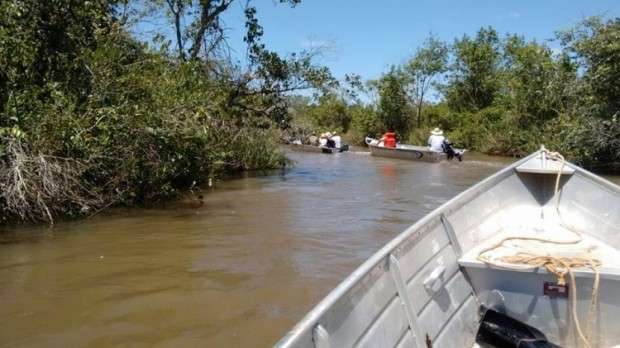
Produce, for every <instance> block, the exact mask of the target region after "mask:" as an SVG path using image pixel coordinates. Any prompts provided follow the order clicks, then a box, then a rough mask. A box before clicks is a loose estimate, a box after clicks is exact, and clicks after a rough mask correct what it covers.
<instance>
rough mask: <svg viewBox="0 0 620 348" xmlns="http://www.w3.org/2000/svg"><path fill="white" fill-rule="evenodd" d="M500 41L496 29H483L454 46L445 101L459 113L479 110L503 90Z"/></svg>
mask: <svg viewBox="0 0 620 348" xmlns="http://www.w3.org/2000/svg"><path fill="white" fill-rule="evenodd" d="M499 46H500V39H499V37H498V35H497V32H496V31H495V29H493V28H481V29H480V30H479V31H478V33H477V34H476V37H475V38H473V39H472V38H470V37H468V36H467V35H465V36H463V38H462V39H460V40H456V41H455V43H454V46H453V55H454V62H453V63H452V66H451V68H450V74H449V75H450V76H449V80H450V81H449V83H448V86H447V88H446V100H447V102H448V104H449V105H450V107H451V108H452V109H454V110H458V111H472V110H480V109H483V108H485V107H487V106H490V105H491V104H492V103H493V100H494V98H495V96H496V94H497V92H498V90H499V88H500V80H499V77H500V73H499V71H500V61H501V53H500V51H499Z"/></svg>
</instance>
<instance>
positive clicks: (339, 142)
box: [332, 132, 342, 149]
mask: <svg viewBox="0 0 620 348" xmlns="http://www.w3.org/2000/svg"><path fill="white" fill-rule="evenodd" d="M332 140H333V141H334V145H335V146H336V148H337V149H339V148H340V147H341V145H342V138H340V135H338V134H336V132H334V134H333V135H332Z"/></svg>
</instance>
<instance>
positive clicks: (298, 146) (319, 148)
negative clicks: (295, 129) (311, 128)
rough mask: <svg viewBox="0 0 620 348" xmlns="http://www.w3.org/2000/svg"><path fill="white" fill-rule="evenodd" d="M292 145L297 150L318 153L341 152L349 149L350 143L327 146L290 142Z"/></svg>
mask: <svg viewBox="0 0 620 348" xmlns="http://www.w3.org/2000/svg"><path fill="white" fill-rule="evenodd" d="M289 145H290V147H291V148H292V149H294V150H297V151H306V152H317V153H328V154H332V153H339V152H344V151H349V145H347V144H343V145H342V147H327V146H315V145H306V144H295V143H291V144H289Z"/></svg>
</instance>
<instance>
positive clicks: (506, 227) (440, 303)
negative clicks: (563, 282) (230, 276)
mask: <svg viewBox="0 0 620 348" xmlns="http://www.w3.org/2000/svg"><path fill="white" fill-rule="evenodd" d="M540 154H541V153H540V152H537V153H534V154H532V155H530V156H528V157H527V158H525V159H522V160H521V161H518V162H516V163H514V164H513V165H511V166H509V167H507V168H505V169H503V170H501V171H500V172H498V173H496V174H494V175H493V176H491V177H489V178H487V179H485V180H483V181H482V182H480V183H478V184H477V185H475V186H473V187H471V188H470V189H468V190H466V191H464V192H462V193H461V194H459V195H458V196H457V197H455V198H453V199H451V200H450V201H449V202H447V203H445V204H444V205H442V206H441V207H439V208H437V209H436V210H434V211H433V212H431V213H430V214H428V215H427V216H425V217H424V218H422V219H421V220H419V221H418V222H416V223H415V224H414V225H412V226H411V227H409V228H408V229H407V230H405V231H404V232H403V233H401V234H400V235H398V236H397V237H396V238H394V239H393V240H392V241H390V242H388V244H386V245H385V246H384V247H383V248H382V249H381V250H379V251H378V252H377V253H376V254H374V255H373V256H372V257H370V259H368V260H367V261H366V262H365V263H364V264H362V265H361V266H360V267H359V268H358V269H357V270H355V271H354V272H353V273H352V274H351V275H350V276H349V277H348V278H347V279H345V280H344V281H343V282H342V283H341V284H340V285H338V287H336V289H334V290H333V291H332V292H331V293H330V294H329V295H328V296H327V297H326V298H325V299H323V300H322V301H321V302H320V303H319V304H318V305H317V306H316V307H315V308H314V309H313V310H312V311H311V312H310V313H308V314H307V315H306V317H305V318H304V319H303V320H302V321H301V322H299V323H298V324H297V325H296V326H295V327H294V328H293V329H292V330H291V331H290V332H289V333H288V334H287V335H286V336H285V337H284V338H282V340H280V341H279V342H278V343H277V344H276V346H279V347H330V346H331V347H348V346H366V347H374V346H383V347H406V346H414V345H415V346H418V347H426V346H433V347H471V346H472V344H473V343H474V341H475V338H476V333H477V330H478V324H479V320H480V313H479V308H480V305H483V306H486V307H487V308H493V309H496V310H500V311H502V312H503V313H507V314H508V315H510V316H512V317H514V318H516V319H518V320H521V321H522V322H524V323H527V324H529V325H532V326H534V327H537V328H538V329H540V330H541V331H543V332H544V333H545V334H546V335H547V337H548V338H549V339H550V340H551V341H552V342H554V343H559V344H561V345H562V346H565V347H574V346H578V343H577V341H576V340H575V335H574V328H573V322H572V319H571V313H570V311H569V303H568V299H567V298H555V297H550V296H546V295H544V294H543V288H544V286H546V285H545V283H546V282H550V281H553V280H554V277H552V276H551V275H550V274H549V273H548V272H546V271H545V270H544V269H538V270H536V271H533V272H532V271H529V272H515V271H510V270H496V269H494V268H491V267H489V266H488V265H486V264H484V263H482V262H479V261H477V260H476V257H475V255H477V254H473V255H472V252H475V251H476V249H475V248H476V247H480V246H481V245H484V243H486V242H489V241H491V240H492V238H493V237H497V236H499V235H500V233H501V232H502V231H510V232H514V231H515V227H523V226H526V225H528V224H529V225H530V226H534V228H537V226H542V225H545V224H551V225H553V224H554V223H555V222H554V220H553V217H552V216H553V213H554V212H555V211H556V207H555V198H556V197H557V196H556V193H555V192H554V189H553V187H554V184H555V174H553V173H557V170H555V169H553V170H549V171H548V173H545V172H544V171H540V170H539V171H537V172H534V171H532V168H531V166H528V165H527V164H529V163H532V162H531V161H534V160H537V156H540ZM566 167H568V168H569V169H570V173H568V172H567V174H566V175H563V179H562V182H561V186H562V188H563V190H562V192H561V194H559V197H561V200H560V209H562V211H565V212H566V214H565V219H566V222H567V223H570V225H571V226H582V227H583V229H584V230H586V229H587V230H586V231H587V232H588V233H591V234H592V235H593V237H595V238H596V239H597V240H599V241H600V242H601V243H605V245H607V246H609V247H610V248H611V249H610V250H613V252H614V253H617V254H610V256H609V257H606V258H603V260H604V263H603V268H601V271H600V275H601V286H602V288H601V290H600V293H599V295H600V296H599V307H598V311H597V318H596V320H595V323H594V325H593V339H592V342H593V343H595V344H594V345H592V346H593V347H608V346H614V345H618V344H620V332H619V331H618V330H617V325H616V323H617V318H618V317H620V296H619V295H617V294H620V263H619V262H620V253H618V250H620V187H618V186H616V185H613V184H612V183H610V182H608V181H606V180H604V179H602V178H600V177H598V176H596V175H594V174H591V173H589V172H587V171H585V170H583V169H581V168H579V167H577V166H574V165H572V164H566ZM555 227H557V225H554V228H555ZM594 250H597V249H594ZM468 255H469V256H468ZM614 260H619V261H618V262H616V261H614ZM519 273H522V276H521V275H520V274H519ZM575 274H576V275H575V276H576V279H577V286H578V288H579V291H580V294H579V297H578V299H577V312H578V313H579V316H580V317H581V318H584V320H583V321H584V322H585V321H586V320H585V318H586V317H587V315H588V305H589V302H590V297H589V295H591V294H590V293H589V291H588V288H589V287H590V286H591V284H592V278H593V273H592V272H591V271H589V270H578V271H577V272H576V273H575Z"/></svg>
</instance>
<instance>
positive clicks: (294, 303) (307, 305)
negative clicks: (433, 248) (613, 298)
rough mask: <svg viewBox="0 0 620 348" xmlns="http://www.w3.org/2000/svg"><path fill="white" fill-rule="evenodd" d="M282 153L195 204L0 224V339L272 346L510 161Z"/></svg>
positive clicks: (54, 343) (6, 342) (46, 343)
mask: <svg viewBox="0 0 620 348" xmlns="http://www.w3.org/2000/svg"><path fill="white" fill-rule="evenodd" d="M289 156H290V157H291V158H292V159H293V160H295V161H296V162H297V164H296V165H295V166H294V167H293V168H292V169H289V170H287V171H277V172H274V173H271V174H270V175H267V176H245V177H241V178H236V179H230V180H226V181H223V182H218V183H216V184H215V186H214V187H213V188H212V189H210V190H209V192H208V193H206V194H205V204H204V205H200V204H197V203H195V202H194V201H192V200H191V199H190V200H189V202H187V201H186V202H179V203H175V204H171V205H169V206H168V207H165V208H158V209H148V210H143V209H128V210H113V211H110V212H108V213H106V214H105V215H100V216H97V217H94V218H92V219H89V220H84V221H77V222H66V223H60V224H57V225H56V226H54V227H41V226H40V227H18V228H12V229H6V228H5V230H4V231H2V232H3V233H0V301H1V302H0V303H1V305H0V322H1V323H2V324H1V325H0V346H6V347H108V346H117V345H122V346H131V347H151V346H159V347H186V346H209V347H239V346H252V347H254V346H270V345H272V344H273V343H275V342H276V341H277V340H278V339H279V338H280V337H281V336H283V335H284V334H285V333H286V332H287V331H288V330H289V329H290V328H291V327H292V326H293V325H294V324H295V323H296V322H297V321H298V320H299V319H301V317H302V316H303V315H304V314H305V313H306V312H307V311H308V310H310V309H311V308H312V307H313V305H314V304H315V303H316V302H317V301H319V300H320V299H321V298H322V297H324V296H325V295H326V294H327V293H328V292H329V291H330V290H331V289H332V288H333V287H334V286H335V285H337V284H338V283H339V282H340V281H341V280H342V279H343V278H344V277H345V276H347V275H348V274H349V273H350V272H351V271H353V270H354V269H355V268H356V267H357V266H359V265H360V264H361V263H362V262H363V261H364V260H365V259H366V258H368V257H369V256H370V255H372V254H373V253H374V252H375V251H377V250H378V249H379V248H380V247H381V246H382V245H383V244H384V243H386V242H387V241H388V240H390V239H391V238H393V237H394V236H396V235H397V234H398V233H400V232H401V231H403V230H404V229H405V228H406V227H407V226H408V225H410V224H411V223H413V222H415V221H416V220H418V219H419V218H421V217H422V216H424V215H425V214H427V213H428V212H430V211H431V210H433V209H434V208H436V207H437V206H439V205H440V204H442V203H443V202H445V201H446V200H448V199H450V198H451V197H453V196H455V195H456V194H457V193H459V192H461V191H463V190H465V189H466V188H468V187H470V186H471V185H472V184H474V183H476V182H478V181H480V180H481V179H483V178H485V177H487V176H488V175H490V174H492V173H494V172H496V171H497V170H499V169H501V168H503V167H504V166H506V165H507V164H508V163H510V161H511V159H506V158H497V157H489V156H483V155H475V154H471V155H470V154H468V156H467V159H466V161H464V162H462V163H458V162H443V163H437V164H428V163H416V162H409V161H402V160H391V159H382V158H374V157H371V156H369V155H368V153H362V152H350V153H344V154H338V155H324V154H314V153H298V152H292V153H289ZM611 179H612V180H614V181H616V182H620V178H619V177H612V178H611Z"/></svg>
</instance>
